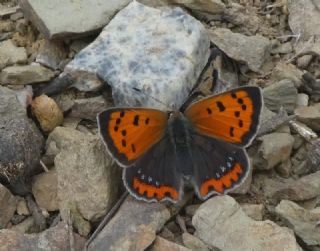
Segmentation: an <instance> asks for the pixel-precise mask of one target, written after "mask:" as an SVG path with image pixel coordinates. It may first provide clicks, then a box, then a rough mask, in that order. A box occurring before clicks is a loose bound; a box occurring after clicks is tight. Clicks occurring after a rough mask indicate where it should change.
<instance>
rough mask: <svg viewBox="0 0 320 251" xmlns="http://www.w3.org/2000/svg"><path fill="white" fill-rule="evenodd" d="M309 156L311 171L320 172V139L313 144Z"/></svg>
mask: <svg viewBox="0 0 320 251" xmlns="http://www.w3.org/2000/svg"><path fill="white" fill-rule="evenodd" d="M307 156H308V157H307V158H308V164H309V166H310V169H311V170H312V171H320V139H317V140H315V141H313V142H312V144H311V146H310V149H308V155H307Z"/></svg>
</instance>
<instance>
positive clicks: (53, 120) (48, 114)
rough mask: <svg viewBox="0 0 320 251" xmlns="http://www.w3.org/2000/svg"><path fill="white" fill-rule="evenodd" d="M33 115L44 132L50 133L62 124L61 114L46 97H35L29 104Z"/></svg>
mask: <svg viewBox="0 0 320 251" xmlns="http://www.w3.org/2000/svg"><path fill="white" fill-rule="evenodd" d="M31 110H32V113H33V115H35V117H36V118H37V120H38V122H39V124H40V126H41V129H42V130H43V131H44V132H47V133H48V132H51V131H53V130H54V128H56V127H57V126H59V125H61V124H62V122H63V113H62V111H61V109H60V107H59V106H58V105H57V103H56V102H55V100H54V99H53V98H51V97H48V96H47V95H41V96H38V97H36V98H35V99H34V100H33V101H32V103H31Z"/></svg>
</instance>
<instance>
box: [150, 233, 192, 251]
mask: <svg viewBox="0 0 320 251" xmlns="http://www.w3.org/2000/svg"><path fill="white" fill-rule="evenodd" d="M150 250H151V251H165V250H174V251H191V249H189V248H186V247H184V246H181V245H179V244H176V243H174V242H171V241H168V240H166V239H164V238H162V237H159V236H157V238H156V240H155V241H154V244H153V246H152V247H151V249H150Z"/></svg>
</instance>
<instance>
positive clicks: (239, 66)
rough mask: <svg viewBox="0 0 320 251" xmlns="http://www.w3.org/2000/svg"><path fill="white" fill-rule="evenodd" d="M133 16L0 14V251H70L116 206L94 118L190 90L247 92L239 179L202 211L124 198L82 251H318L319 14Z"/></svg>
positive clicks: (41, 7)
mask: <svg viewBox="0 0 320 251" xmlns="http://www.w3.org/2000/svg"><path fill="white" fill-rule="evenodd" d="M138 2H139V3H138ZM138 2H136V1H134V2H131V1H130V0H122V1H98V0H95V1H90V4H89V1H55V0H54V1H36V0H20V1H16V0H2V1H0V3H1V5H0V70H1V72H0V84H1V86H0V250H83V248H84V245H85V242H86V241H87V240H88V239H89V238H90V236H92V233H93V232H94V230H95V229H96V228H97V226H98V225H99V223H100V222H101V221H102V219H103V217H104V216H105V215H106V214H107V213H108V212H109V211H110V209H111V208H112V207H113V206H114V205H115V204H116V203H117V201H119V200H120V198H121V194H123V192H124V188H123V185H122V181H121V168H120V167H118V166H117V165H116V164H115V163H114V162H113V160H112V159H111V157H110V156H109V155H108V154H107V152H106V150H105V147H104V145H103V143H102V142H101V140H100V137H99V135H98V133H97V132H98V130H97V123H96V114H97V113H98V112H100V111H103V110H104V109H106V108H107V107H110V106H112V105H130V106H137V105H138V106H152V107H157V108H164V107H163V104H161V103H159V102H158V101H156V100H155V99H154V98H150V97H156V98H157V99H160V100H161V101H162V102H163V103H165V104H166V105H167V106H171V105H172V104H174V105H175V106H179V105H181V104H182V103H183V101H184V100H185V99H186V98H187V96H188V95H189V92H190V90H191V89H192V87H193V86H194V84H195V83H196V82H197V80H198V79H199V81H198V83H199V86H198V89H199V90H201V91H202V92H203V93H206V94H208V93H211V92H218V91H221V90H226V89H228V88H232V87H237V86H239V85H245V84H249V85H255V86H260V87H261V88H262V89H263V97H264V104H265V107H264V109H263V112H262V116H261V127H260V129H259V132H258V135H257V137H256V139H255V140H254V141H253V143H252V145H251V146H250V147H249V148H248V149H247V150H248V153H249V156H250V159H251V162H252V164H253V171H252V175H250V177H249V178H248V179H247V181H246V182H245V183H244V184H243V185H242V186H241V187H240V188H238V189H237V190H236V191H235V192H234V193H233V194H231V195H225V196H217V197H213V198H211V199H209V200H207V201H205V202H201V201H199V200H198V199H197V198H196V197H195V196H194V194H193V193H192V192H189V193H186V195H185V197H184V199H183V201H181V202H180V203H178V205H171V204H159V203H152V204H148V203H143V202H140V201H137V200H135V199H134V198H132V197H130V196H128V197H125V198H124V201H122V203H118V204H120V206H119V208H118V209H117V211H116V212H113V217H112V218H110V219H109V221H108V222H107V224H106V225H105V226H104V227H103V228H102V230H101V231H100V233H98V235H94V236H93V237H94V238H92V240H91V241H90V243H89V245H88V249H89V250H155V251H156V250H203V251H207V250H232V251H234V250H241V251H244V250H310V251H319V250H320V139H319V132H320V103H319V102H320V80H318V79H320V67H319V55H320V42H318V41H319V35H320V5H319V3H317V2H316V1H313V0H305V1H294V0H276V1H272V0H222V1H220V0H201V1H200V0H192V1H181V0H161V1H151V0H140V1H138ZM186 2H188V3H186ZM141 3H142V4H143V5H142V4H141ZM169 5H170V6H172V5H176V6H177V5H178V6H180V7H181V9H180V8H178V9H177V8H172V7H170V8H167V6H169ZM103 27H105V28H104V29H103V30H102V28H103ZM101 30H102V32H101ZM186 34H187V35H186ZM210 44H211V46H210ZM209 46H210V47H211V52H210V51H209V49H208V48H209ZM208 62H209V63H208ZM205 65H207V66H206V68H205V70H204V67H205ZM201 72H202V74H201V77H200V78H199V76H200V73H201ZM134 88H139V89H140V90H142V91H141V92H136V91H135V89H134ZM120 202H121V200H120Z"/></svg>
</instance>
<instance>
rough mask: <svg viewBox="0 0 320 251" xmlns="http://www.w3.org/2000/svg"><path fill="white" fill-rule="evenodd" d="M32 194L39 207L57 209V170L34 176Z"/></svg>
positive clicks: (50, 209) (49, 209)
mask: <svg viewBox="0 0 320 251" xmlns="http://www.w3.org/2000/svg"><path fill="white" fill-rule="evenodd" d="M33 179H34V180H33V184H32V194H33V196H34V198H35V199H36V202H37V204H38V205H39V207H41V208H44V209H46V210H47V211H56V210H58V209H59V206H58V196H57V188H58V184H57V183H58V180H57V172H56V170H50V171H49V172H46V173H42V174H39V175H37V176H35V177H33Z"/></svg>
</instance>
